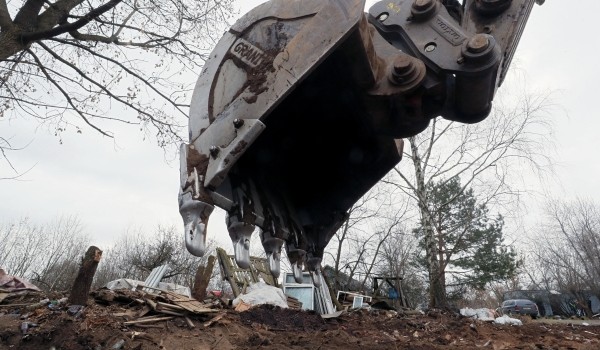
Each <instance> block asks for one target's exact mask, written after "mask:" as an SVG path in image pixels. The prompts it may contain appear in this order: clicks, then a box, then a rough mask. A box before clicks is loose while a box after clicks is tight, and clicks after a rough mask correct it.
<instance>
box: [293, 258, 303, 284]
mask: <svg viewBox="0 0 600 350" xmlns="http://www.w3.org/2000/svg"><path fill="white" fill-rule="evenodd" d="M292 272H293V274H294V280H295V281H296V283H303V282H304V276H303V271H302V264H301V263H300V262H296V263H294V264H292Z"/></svg>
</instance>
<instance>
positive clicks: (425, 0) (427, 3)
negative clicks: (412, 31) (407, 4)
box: [412, 0, 436, 11]
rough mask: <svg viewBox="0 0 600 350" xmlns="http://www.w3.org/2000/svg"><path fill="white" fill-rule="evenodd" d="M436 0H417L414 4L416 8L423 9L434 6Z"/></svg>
mask: <svg viewBox="0 0 600 350" xmlns="http://www.w3.org/2000/svg"><path fill="white" fill-rule="evenodd" d="M434 1H436V0H415V2H414V3H413V5H412V6H413V8H414V9H415V10H419V11H423V10H426V9H428V8H430V7H431V6H433V5H434V4H433V2H434Z"/></svg>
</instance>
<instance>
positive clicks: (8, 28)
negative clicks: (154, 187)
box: [0, 0, 233, 155]
mask: <svg viewBox="0 0 600 350" xmlns="http://www.w3.org/2000/svg"><path fill="white" fill-rule="evenodd" d="M232 3H233V0H201V1H194V0H173V1H157V0H89V1H82V0H53V1H44V0H26V1H20V2H17V1H10V0H9V1H6V0H0V28H1V32H0V99H1V100H2V103H1V104H0V117H5V116H13V117H23V116H26V115H27V116H33V117H35V118H38V119H39V120H40V121H43V122H51V125H52V126H53V128H54V132H55V134H56V135H58V136H60V134H61V133H62V132H63V131H65V130H68V129H70V130H73V131H76V132H78V133H82V132H84V131H85V130H86V129H90V128H91V129H92V130H95V131H96V132H99V133H100V134H102V135H105V136H108V137H113V136H114V129H115V127H117V126H118V125H120V124H122V125H134V126H136V127H138V128H139V129H140V130H143V131H145V132H147V133H151V134H154V135H155V136H156V138H157V140H158V142H159V144H160V145H161V146H165V145H167V144H169V143H171V142H173V141H178V140H179V132H180V129H181V127H182V125H183V124H184V123H182V121H185V118H186V116H187V107H188V104H189V97H190V96H189V95H190V91H191V86H193V85H192V84H193V83H194V82H193V80H194V77H196V76H197V75H198V74H199V73H200V69H201V67H202V65H203V64H204V62H205V60H206V59H207V54H208V52H209V49H210V48H211V47H212V46H213V44H214V41H215V38H216V37H219V36H220V35H221V30H222V29H223V28H224V25H226V24H227V23H226V21H227V20H228V19H229V18H230V16H231V11H232ZM7 149H10V145H7V143H6V139H3V141H2V143H0V150H7ZM3 155H4V154H3Z"/></svg>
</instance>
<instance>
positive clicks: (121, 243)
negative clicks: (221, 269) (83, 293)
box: [94, 225, 214, 287]
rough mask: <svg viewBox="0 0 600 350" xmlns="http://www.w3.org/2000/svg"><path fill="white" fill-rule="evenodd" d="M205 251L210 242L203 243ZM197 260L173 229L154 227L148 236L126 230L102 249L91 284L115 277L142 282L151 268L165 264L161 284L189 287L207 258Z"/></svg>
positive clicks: (101, 283) (98, 285)
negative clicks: (163, 281)
mask: <svg viewBox="0 0 600 350" xmlns="http://www.w3.org/2000/svg"><path fill="white" fill-rule="evenodd" d="M207 243H208V244H207V245H208V247H209V251H210V250H212V249H211V248H213V249H214V242H212V241H208V242H207ZM209 255H210V254H206V255H205V256H204V257H201V258H198V257H194V256H192V255H191V254H188V253H187V250H186V249H185V247H184V243H183V242H182V241H181V239H180V236H179V230H177V229H176V228H175V227H172V226H169V227H163V226H160V225H159V226H158V227H157V229H156V231H155V232H152V233H151V234H149V233H147V232H144V231H142V230H140V229H137V230H130V231H128V232H127V233H125V234H124V235H123V236H122V237H121V238H120V239H119V240H117V242H116V243H115V244H114V245H113V246H112V247H109V248H108V249H105V250H104V254H103V261H102V262H101V263H100V266H99V267H98V271H97V273H96V280H95V282H94V285H95V286H97V287H100V286H102V285H104V284H106V283H107V282H110V281H112V280H115V279H119V278H129V279H134V280H141V281H143V280H145V279H146V278H147V277H148V275H149V274H150V272H151V271H152V269H154V268H156V267H158V266H161V265H165V264H168V265H169V270H168V272H167V274H166V275H165V277H164V278H165V281H168V282H172V283H177V284H181V285H184V286H189V287H192V286H193V285H194V280H195V275H196V271H197V269H198V266H200V265H205V264H206V262H207V260H208V256H209Z"/></svg>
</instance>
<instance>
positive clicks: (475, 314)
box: [460, 308, 496, 321]
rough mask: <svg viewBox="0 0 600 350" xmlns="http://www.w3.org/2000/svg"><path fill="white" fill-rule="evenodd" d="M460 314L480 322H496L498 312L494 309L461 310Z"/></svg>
mask: <svg viewBox="0 0 600 350" xmlns="http://www.w3.org/2000/svg"><path fill="white" fill-rule="evenodd" d="M460 314H461V315H463V316H465V317H472V318H474V319H476V320H480V321H494V320H495V319H496V312H495V311H494V310H492V309H471V308H466V309H460Z"/></svg>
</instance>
